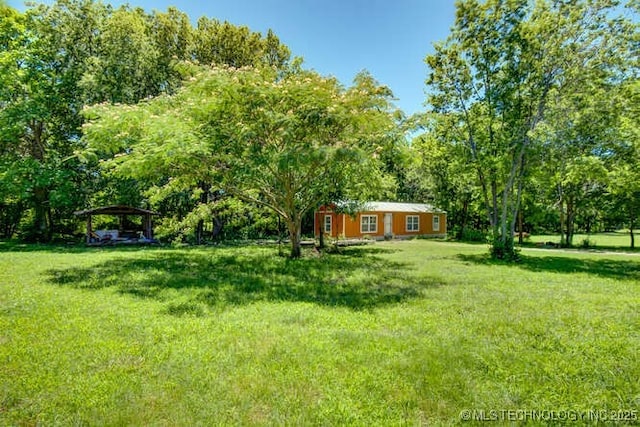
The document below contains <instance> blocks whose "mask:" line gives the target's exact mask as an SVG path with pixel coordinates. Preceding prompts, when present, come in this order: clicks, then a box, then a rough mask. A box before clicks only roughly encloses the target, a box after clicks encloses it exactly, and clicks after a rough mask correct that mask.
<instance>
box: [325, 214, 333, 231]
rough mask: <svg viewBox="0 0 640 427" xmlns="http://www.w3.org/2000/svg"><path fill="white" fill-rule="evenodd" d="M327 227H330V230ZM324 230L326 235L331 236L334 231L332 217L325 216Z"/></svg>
mask: <svg viewBox="0 0 640 427" xmlns="http://www.w3.org/2000/svg"><path fill="white" fill-rule="evenodd" d="M327 218H328V219H329V222H328V223H327ZM327 225H328V226H329V229H328V230H327ZM322 230H323V231H324V232H325V233H329V234H331V231H332V230H333V217H332V216H331V215H325V216H324V220H323V222H322Z"/></svg>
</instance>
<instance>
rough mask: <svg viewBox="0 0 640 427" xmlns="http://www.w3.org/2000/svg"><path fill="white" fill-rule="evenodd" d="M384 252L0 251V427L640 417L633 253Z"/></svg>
mask: <svg viewBox="0 0 640 427" xmlns="http://www.w3.org/2000/svg"><path fill="white" fill-rule="evenodd" d="M486 252H487V251H486V248H485V247H483V246H471V245H463V244H451V243H443V242H433V241H411V242H389V243H378V244H376V245H372V246H368V247H366V248H347V249H344V250H343V252H342V253H341V254H330V255H323V256H321V257H318V256H317V255H314V254H311V253H309V254H307V257H306V258H304V259H302V260H299V261H290V260H287V259H286V258H282V257H279V256H278V255H277V249H276V248H273V247H245V248H204V249H162V248H145V249H133V248H129V249H125V250H120V249H112V248H109V249H106V250H104V249H98V250H85V249H73V250H72V251H71V252H69V251H68V250H65V249H53V250H51V249H47V248H40V249H36V250H33V248H31V247H26V248H16V247H12V250H11V251H5V252H0V424H2V425H4V424H9V425H13V424H42V425H55V424H60V425H68V424H83V423H86V424H90V425H104V424H106V425H193V424H200V425H218V424H254V425H255V424H294V425H300V424H323V425H334V424H358V425H381V424H383V425H388V424H406V423H408V424H419V423H424V424H432V423H444V424H448V423H458V422H460V418H459V413H460V411H462V410H464V409H467V408H468V409H484V410H492V409H494V410H502V409H505V410H506V409H522V410H561V409H565V410H566V409H572V410H588V409H596V410H598V409H622V410H635V411H637V410H638V409H639V408H640V380H639V378H640V357H639V356H638V355H639V354H640V314H639V313H640V310H639V308H640V296H639V295H640V292H638V291H639V289H638V287H639V285H640V258H639V257H637V256H633V255H628V256H624V255H603V254H577V253H576V254H573V253H564V252H556V251H549V252H543V251H539V250H527V249H524V250H523V261H522V262H521V263H519V264H517V265H506V264H501V263H495V262H492V261H491V260H489V259H488V257H487V256H486Z"/></svg>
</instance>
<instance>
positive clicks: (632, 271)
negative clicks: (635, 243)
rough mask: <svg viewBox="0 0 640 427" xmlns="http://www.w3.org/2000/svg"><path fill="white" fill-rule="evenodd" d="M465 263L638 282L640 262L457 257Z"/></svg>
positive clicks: (550, 257) (590, 259)
mask: <svg viewBox="0 0 640 427" xmlns="http://www.w3.org/2000/svg"><path fill="white" fill-rule="evenodd" d="M458 258H459V259H460V260H462V261H465V262H470V263H474V264H483V265H502V266H512V267H514V268H522V269H525V270H529V271H536V272H551V273H566V274H574V273H585V274H591V275H594V276H599V277H606V278H611V279H618V280H640V262H636V261H629V260H613V259H610V258H603V259H593V258H570V257H560V256H544V257H531V256H525V255H521V260H520V261H519V262H517V263H507V262H504V261H498V260H493V259H491V257H490V256H489V255H488V254H481V255H462V254H460V255H458ZM639 261H640V260H639Z"/></svg>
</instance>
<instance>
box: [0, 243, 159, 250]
mask: <svg viewBox="0 0 640 427" xmlns="http://www.w3.org/2000/svg"><path fill="white" fill-rule="evenodd" d="M159 247H160V246H157V245H117V246H116V245H113V246H111V245H105V246H93V247H90V246H87V245H85V244H84V242H78V243H76V242H72V243H22V242H17V241H12V240H0V253H3V252H48V253H84V252H95V251H117V252H137V251H141V250H153V249H157V248H159Z"/></svg>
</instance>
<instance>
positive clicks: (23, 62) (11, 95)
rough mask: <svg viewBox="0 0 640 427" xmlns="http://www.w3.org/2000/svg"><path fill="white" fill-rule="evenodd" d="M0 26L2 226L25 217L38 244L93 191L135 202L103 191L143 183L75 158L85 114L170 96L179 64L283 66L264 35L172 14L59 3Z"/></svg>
mask: <svg viewBox="0 0 640 427" xmlns="http://www.w3.org/2000/svg"><path fill="white" fill-rule="evenodd" d="M0 18H1V19H0V155H1V157H0V205H2V208H3V215H2V216H0V220H2V221H3V227H2V228H3V229H5V230H6V233H7V234H13V232H14V231H15V229H16V225H17V224H18V223H19V222H20V220H21V218H22V217H23V216H25V213H27V211H29V212H31V214H29V215H28V216H29V217H30V218H32V220H31V222H32V225H31V226H30V227H29V228H30V233H29V234H30V235H31V236H32V237H33V238H35V239H37V240H41V241H46V240H49V239H50V238H51V236H52V234H53V232H54V231H56V229H57V231H60V227H59V225H60V224H61V223H62V222H64V219H65V218H67V217H69V216H70V214H71V212H72V211H73V210H74V209H77V208H78V207H80V206H83V205H85V204H87V203H89V198H90V197H91V196H90V194H91V193H92V191H91V190H92V189H93V190H96V189H98V190H100V191H99V193H100V194H99V195H98V196H96V197H98V198H99V199H101V200H102V199H104V200H102V201H104V202H109V201H111V202H114V201H122V200H124V199H127V200H129V201H133V200H134V199H135V200H138V199H139V197H138V198H136V197H134V198H133V199H132V198H131V197H129V196H130V194H120V193H119V192H118V191H110V190H106V191H104V190H105V188H106V187H109V188H110V189H112V190H113V189H117V188H123V189H126V188H129V187H130V185H129V184H134V186H136V187H140V186H141V185H142V184H144V183H139V182H135V181H123V182H120V181H117V180H114V178H112V177H104V176H100V175H98V174H96V173H95V168H94V166H95V165H88V164H81V163H79V162H78V160H77V158H76V157H74V156H73V153H74V152H76V151H78V150H81V149H82V148H83V146H82V139H81V136H82V132H81V125H82V121H83V118H82V116H81V114H80V112H81V111H82V108H83V106H84V105H86V104H92V103H99V102H111V103H116V102H117V103H128V104H132V103H137V102H139V101H140V100H142V99H145V98H147V97H153V96H157V95H159V94H161V93H174V92H175V91H176V90H177V88H178V87H179V86H180V85H181V84H182V78H181V76H180V73H179V72H178V70H177V69H176V67H175V66H176V64H177V63H178V62H179V61H183V60H198V61H202V62H206V63H207V64H209V63H211V62H214V63H218V64H225V63H228V64H232V63H235V61H236V60H237V58H241V59H242V63H241V65H257V64H265V63H266V64H271V65H274V66H284V65H285V64H286V63H287V61H288V59H289V51H288V49H287V48H286V46H284V45H282V44H281V43H280V41H279V40H278V38H277V37H276V36H275V35H274V34H273V33H272V32H269V33H268V34H267V35H266V36H264V37H263V36H262V35H260V34H259V33H252V32H250V31H249V30H248V29H246V28H242V27H235V26H233V25H231V24H224V25H219V27H220V28H219V31H217V32H201V31H199V30H197V29H194V28H193V27H192V26H191V24H190V22H189V19H188V17H187V16H186V15H185V14H183V13H181V12H180V11H178V10H177V9H175V8H169V9H168V10H167V11H166V12H154V13H152V14H148V13H146V12H145V11H143V10H141V9H133V8H130V7H128V6H123V7H120V8H117V9H113V8H112V7H111V6H105V5H104V4H102V3H101V2H97V1H94V0H57V1H56V2H54V3H52V4H50V5H44V4H40V5H31V7H30V8H29V9H28V10H27V11H26V12H25V13H19V12H17V11H15V10H13V9H11V8H9V7H8V6H6V4H4V3H3V4H1V5H0ZM220 52H223V53H224V54H223V55H217V53H220ZM199 55H203V56H202V57H200V56H199ZM207 55H208V56H207ZM125 193H126V192H125ZM129 193H130V192H129ZM107 196H109V197H107ZM107 199H109V200H107Z"/></svg>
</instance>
